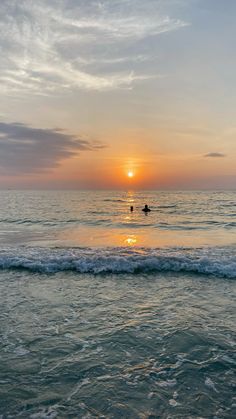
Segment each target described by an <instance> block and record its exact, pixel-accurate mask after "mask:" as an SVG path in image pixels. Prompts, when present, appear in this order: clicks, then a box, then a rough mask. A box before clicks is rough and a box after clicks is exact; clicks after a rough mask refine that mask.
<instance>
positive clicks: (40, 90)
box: [0, 0, 236, 189]
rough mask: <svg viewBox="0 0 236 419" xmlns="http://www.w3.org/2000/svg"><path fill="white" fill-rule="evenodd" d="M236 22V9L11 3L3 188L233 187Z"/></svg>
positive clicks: (204, 0) (195, 3)
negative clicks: (130, 174) (130, 173)
mask: <svg viewBox="0 0 236 419" xmlns="http://www.w3.org/2000/svg"><path fill="white" fill-rule="evenodd" d="M235 18H236V1H235V0H226V1H223V0H145V1H144V0H37V1H36V0H21V1H19V0H1V2H0V54H1V55H0V57H1V58H0V90H1V102H0V188H78V189H79V188H89V189H91V188H95V189H96V188H101V189H103V188H109V189H111V188H122V189H129V188H134V189H135V188H137V189H142V188H145V189H156V188H157V189H158V188H161V189H186V188H187V189H196V188H198V189H201V188H204V189H205V188H209V189H214V188H229V189H230V188H231V189H232V188H235V186H236V117H235V113H236V81H235V80H236V79H235V75H236V54H235V39H236V25H235ZM128 172H132V174H133V176H130V177H129V176H128Z"/></svg>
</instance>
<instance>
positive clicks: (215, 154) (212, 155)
mask: <svg viewBox="0 0 236 419" xmlns="http://www.w3.org/2000/svg"><path fill="white" fill-rule="evenodd" d="M204 157H213V158H218V157H226V155H225V154H223V153H217V152H212V153H207V154H205V155H204Z"/></svg>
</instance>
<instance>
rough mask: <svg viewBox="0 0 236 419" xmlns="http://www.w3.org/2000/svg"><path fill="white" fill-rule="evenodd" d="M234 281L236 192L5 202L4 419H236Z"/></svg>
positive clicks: (0, 413)
mask: <svg viewBox="0 0 236 419" xmlns="http://www.w3.org/2000/svg"><path fill="white" fill-rule="evenodd" d="M145 204H148V205H149V206H150V208H151V210H152V211H151V212H150V213H149V214H147V215H145V214H144V213H143V212H142V208H143V207H144V205H145ZM131 205H132V206H133V207H134V211H133V212H130V206H131ZM235 279H236V192H223V191H222V192H219V191H218V192H160V191H159V192H147V191H145V192H117V191H116V192H111V191H106V192H101V191H99V192H97V191H90V192H87V191H86V192H85V191H84V192H81V191H0V329H1V334H0V418H1V419H8V418H9V419H10V418H18V417H19V418H32V419H39V418H47V419H49V418H50V419H52V418H84V419H85V418H86V419H88V418H141V419H144V418H146V419H147V418H150V419H151V418H152V419H153V418H163V419H165V418H166V419H172V418H179V419H185V418H186V419H187V418H188V419H191V418H198V419H206V418H212V419H223V418H235V417H236V379H235V367H236V356H235V353H236V351H235V350H236V343H235V335H236V333H235V332H236V330H235V329H236V327H235V325H236V315H235V312H236V309H235V297H236V286H235V284H236V282H235Z"/></svg>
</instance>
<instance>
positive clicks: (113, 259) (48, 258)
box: [0, 246, 236, 279]
mask: <svg viewBox="0 0 236 419" xmlns="http://www.w3.org/2000/svg"><path fill="white" fill-rule="evenodd" d="M235 250H236V249H235V247H224V248H222V247H221V248H220V247H214V248H204V247H202V248H195V249H192V248H168V249H167V248H164V249H148V248H135V249H134V248H105V249H104V248H103V249H94V248H93V249H92V248H49V249H48V248H42V247H35V248H29V247H23V246H22V247H18V248H8V249H4V250H3V249H2V250H0V269H1V270H3V269H26V270H28V271H31V272H41V273H56V272H60V271H75V272H78V273H91V274H108V273H114V274H122V273H129V274H135V273H153V272H183V273H184V272H185V273H187V272H189V273H193V274H194V273H196V274H203V275H213V276H217V277H224V278H231V279H233V278H236V252H235Z"/></svg>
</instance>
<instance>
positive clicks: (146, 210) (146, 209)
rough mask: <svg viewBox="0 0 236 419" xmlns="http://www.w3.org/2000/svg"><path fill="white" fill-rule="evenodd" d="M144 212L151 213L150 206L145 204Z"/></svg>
mask: <svg viewBox="0 0 236 419" xmlns="http://www.w3.org/2000/svg"><path fill="white" fill-rule="evenodd" d="M142 211H143V212H150V211H151V210H150V208H148V205H147V204H145V206H144V208H143V209H142Z"/></svg>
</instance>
